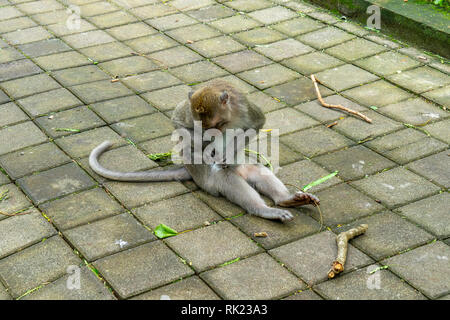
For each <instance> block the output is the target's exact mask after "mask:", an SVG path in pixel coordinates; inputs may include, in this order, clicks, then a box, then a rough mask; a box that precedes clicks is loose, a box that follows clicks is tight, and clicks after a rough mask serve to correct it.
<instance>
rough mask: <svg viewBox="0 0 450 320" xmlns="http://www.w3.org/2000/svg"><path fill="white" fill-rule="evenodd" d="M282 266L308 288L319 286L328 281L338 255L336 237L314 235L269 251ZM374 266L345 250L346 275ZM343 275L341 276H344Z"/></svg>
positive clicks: (358, 253)
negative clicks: (319, 283) (317, 284)
mask: <svg viewBox="0 0 450 320" xmlns="http://www.w3.org/2000/svg"><path fill="white" fill-rule="evenodd" d="M269 253H270V254H271V255H272V256H274V257H275V258H276V259H277V260H279V261H281V263H283V264H286V266H287V267H288V268H289V270H291V271H292V272H294V273H295V274H296V275H297V276H299V277H300V278H301V279H302V280H303V281H305V282H306V283H308V284H314V283H317V282H319V281H320V282H321V281H323V280H326V279H327V278H328V276H327V275H328V271H329V270H330V265H331V264H332V263H333V259H334V257H336V254H337V246H336V235H335V234H333V233H332V232H330V231H323V232H321V233H317V234H315V235H312V236H309V237H306V238H303V239H300V240H297V241H295V242H291V243H289V244H286V245H284V246H281V247H279V248H275V249H272V250H270V251H269ZM371 262H373V260H372V259H370V258H369V257H368V256H366V255H365V254H364V253H362V252H361V251H359V250H358V249H356V248H355V247H353V245H351V244H350V245H349V246H348V255H347V262H346V264H345V272H349V271H352V270H355V269H357V268H359V267H361V266H364V265H367V264H369V263H371ZM345 272H344V273H345Z"/></svg>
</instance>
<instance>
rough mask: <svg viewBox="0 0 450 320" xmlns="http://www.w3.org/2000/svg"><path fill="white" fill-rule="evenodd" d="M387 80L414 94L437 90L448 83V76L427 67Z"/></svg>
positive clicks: (393, 76)
mask: <svg viewBox="0 0 450 320" xmlns="http://www.w3.org/2000/svg"><path fill="white" fill-rule="evenodd" d="M388 79H389V80H390V81H392V82H394V83H396V84H398V85H400V86H402V87H404V88H406V89H409V90H411V91H413V92H415V93H422V92H425V91H429V90H431V89H437V88H440V87H443V86H445V85H447V84H449V83H450V78H449V76H448V75H446V74H444V73H442V72H439V71H437V70H435V69H433V68H430V67H427V66H425V67H420V68H416V69H412V70H408V71H404V72H402V73H399V74H394V75H392V76H389V77H388Z"/></svg>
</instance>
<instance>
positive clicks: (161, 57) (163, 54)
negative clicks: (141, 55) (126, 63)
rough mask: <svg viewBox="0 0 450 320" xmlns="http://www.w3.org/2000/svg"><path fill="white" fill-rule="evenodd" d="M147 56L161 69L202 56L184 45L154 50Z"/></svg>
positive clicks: (193, 60)
mask: <svg viewBox="0 0 450 320" xmlns="http://www.w3.org/2000/svg"><path fill="white" fill-rule="evenodd" d="M148 57H149V58H150V59H151V60H152V61H153V62H154V63H156V64H157V65H159V66H160V67H161V68H163V69H167V68H172V67H177V66H180V65H183V64H187V63H192V62H195V61H199V60H202V59H203V58H202V56H200V55H199V54H197V53H196V52H194V51H193V50H190V49H189V48H186V47H184V46H178V47H173V48H170V49H166V50H161V51H157V52H154V53H152V54H150V55H148Z"/></svg>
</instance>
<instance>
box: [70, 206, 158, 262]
mask: <svg viewBox="0 0 450 320" xmlns="http://www.w3.org/2000/svg"><path fill="white" fill-rule="evenodd" d="M64 235H65V236H66V237H67V239H68V240H69V242H70V243H71V244H72V245H74V246H75V247H76V248H77V249H78V250H79V251H80V253H81V254H82V255H83V256H84V257H85V258H86V259H87V260H88V261H93V260H97V259H99V258H102V257H104V256H108V255H111V254H113V253H116V252H120V251H123V250H127V249H129V248H130V247H136V246H138V245H140V244H143V243H145V242H149V241H152V240H155V239H156V237H155V236H154V235H153V234H152V233H151V232H150V231H149V230H147V229H146V228H144V227H143V226H142V225H141V224H140V223H139V222H138V221H137V220H136V219H135V218H133V217H132V216H131V215H130V214H129V213H122V214H120V215H115V216H112V217H110V218H106V219H103V220H100V221H96V222H92V223H89V224H86V225H83V226H80V227H76V228H73V229H70V230H67V231H65V232H64Z"/></svg>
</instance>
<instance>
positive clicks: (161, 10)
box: [130, 3, 177, 19]
mask: <svg viewBox="0 0 450 320" xmlns="http://www.w3.org/2000/svg"><path fill="white" fill-rule="evenodd" d="M176 11H177V10H176V9H175V8H174V7H172V6H170V5H168V4H158V3H157V4H153V5H149V6H142V7H139V8H134V9H131V10H130V12H131V13H132V14H134V15H136V16H138V17H139V18H141V19H150V18H155V17H159V16H164V15H168V14H172V13H176Z"/></svg>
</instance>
